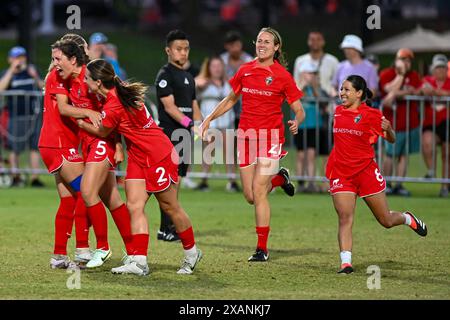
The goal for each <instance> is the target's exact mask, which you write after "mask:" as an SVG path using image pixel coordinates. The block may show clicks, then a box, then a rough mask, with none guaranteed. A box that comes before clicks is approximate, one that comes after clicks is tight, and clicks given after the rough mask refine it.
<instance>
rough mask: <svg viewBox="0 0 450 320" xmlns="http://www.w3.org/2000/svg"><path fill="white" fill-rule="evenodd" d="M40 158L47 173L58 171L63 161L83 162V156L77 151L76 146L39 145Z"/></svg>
mask: <svg viewBox="0 0 450 320" xmlns="http://www.w3.org/2000/svg"><path fill="white" fill-rule="evenodd" d="M39 152H40V153H41V157H42V160H43V161H44V163H45V166H46V167H47V169H48V172H49V173H55V172H56V171H58V170H59V169H60V168H61V167H62V165H63V164H64V161H68V162H73V163H83V157H82V156H81V154H79V153H78V148H76V147H73V148H46V147H40V148H39Z"/></svg>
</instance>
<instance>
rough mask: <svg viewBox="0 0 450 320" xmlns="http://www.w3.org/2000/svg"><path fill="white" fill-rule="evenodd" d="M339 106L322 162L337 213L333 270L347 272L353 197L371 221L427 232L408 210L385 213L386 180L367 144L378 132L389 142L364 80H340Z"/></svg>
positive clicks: (389, 134)
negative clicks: (338, 261) (335, 266)
mask: <svg viewBox="0 0 450 320" xmlns="http://www.w3.org/2000/svg"><path fill="white" fill-rule="evenodd" d="M340 97H341V100H342V105H340V106H337V108H336V111H335V114H334V125H333V136H334V147H333V150H332V151H331V154H330V157H329V159H328V162H327V169H326V176H327V178H328V179H329V180H330V190H329V191H330V193H331V195H332V197H333V204H334V207H335V209H336V212H337V214H338V217H339V233H338V238H339V247H340V251H341V253H340V256H341V268H340V270H339V271H338V273H343V274H347V273H352V272H353V267H352V252H351V251H352V243H353V240H352V226H353V217H354V215H355V206H356V196H359V197H360V198H363V199H364V201H365V202H366V204H367V206H368V207H369V209H370V210H371V211H372V213H373V215H374V216H375V218H376V219H377V221H378V222H379V223H380V224H381V225H382V226H384V227H385V228H392V227H394V226H398V225H401V224H406V225H408V226H410V228H411V229H413V230H414V231H415V232H416V233H417V234H418V235H420V236H422V237H424V236H426V235H427V227H426V225H425V223H424V222H422V221H421V220H419V219H418V218H416V217H415V216H414V214H412V213H411V212H409V211H405V212H403V213H402V212H397V211H390V210H389V207H388V204H387V201H386V194H385V189H386V181H385V180H384V178H383V176H382V175H381V173H380V169H379V168H378V165H377V163H376V162H375V160H374V159H375V152H374V149H373V144H374V143H375V142H376V141H377V139H378V137H379V136H381V137H383V138H384V139H386V140H387V141H388V142H390V143H394V142H395V133H394V131H393V130H392V127H391V123H390V122H389V121H388V120H387V119H385V118H384V117H383V115H382V114H381V112H380V111H379V110H377V109H374V108H371V107H370V101H369V100H367V101H366V99H370V98H371V97H372V92H371V91H370V90H369V89H368V88H367V85H366V82H365V80H364V79H363V78H362V77H360V76H358V75H351V76H349V77H347V79H346V80H345V81H344V82H343V84H342V87H341V91H340Z"/></svg>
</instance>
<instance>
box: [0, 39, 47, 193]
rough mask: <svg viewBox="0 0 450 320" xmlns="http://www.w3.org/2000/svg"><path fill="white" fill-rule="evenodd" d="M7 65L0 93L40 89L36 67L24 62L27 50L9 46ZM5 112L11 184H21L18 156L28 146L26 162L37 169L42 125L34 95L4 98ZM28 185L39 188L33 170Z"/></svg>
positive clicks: (2, 77)
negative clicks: (28, 159)
mask: <svg viewBox="0 0 450 320" xmlns="http://www.w3.org/2000/svg"><path fill="white" fill-rule="evenodd" d="M8 63H9V68H8V69H6V70H3V71H2V72H1V74H0V93H1V92H4V91H8V90H25V91H30V92H31V91H36V90H39V89H42V88H43V86H44V82H43V81H42V80H41V78H40V76H39V74H38V72H37V70H36V68H35V67H34V66H33V65H31V64H28V61H27V52H26V50H25V48H23V47H19V46H17V47H13V48H11V50H9V53H8ZM6 103H7V109H8V114H9V121H8V130H7V131H8V139H7V147H8V149H9V150H10V151H11V152H10V154H9V162H10V165H11V169H12V170H13V172H14V173H13V176H12V178H13V179H12V180H13V181H12V186H21V185H24V181H23V180H22V179H21V177H20V174H19V173H18V172H17V170H18V168H19V156H20V154H21V153H22V152H23V151H25V148H26V147H29V148H30V164H31V169H32V170H39V168H40V154H39V151H38V147H37V143H38V139H39V132H40V129H41V125H42V122H41V121H42V118H41V112H40V108H41V106H40V105H39V100H38V99H36V98H35V97H28V96H22V97H20V96H19V97H13V96H9V97H8V98H7V99H6ZM31 186H33V187H42V186H44V185H43V183H42V182H41V181H40V180H39V176H38V174H37V173H32V175H31Z"/></svg>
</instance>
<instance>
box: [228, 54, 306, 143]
mask: <svg viewBox="0 0 450 320" xmlns="http://www.w3.org/2000/svg"><path fill="white" fill-rule="evenodd" d="M230 85H231V88H232V89H233V91H234V93H235V94H236V95H240V94H242V113H241V118H240V121H239V129H241V130H242V131H244V132H245V131H247V130H249V129H254V130H255V131H256V134H257V138H258V139H269V137H270V135H271V131H272V129H275V130H276V131H277V132H278V133H277V134H278V135H279V138H280V141H282V142H284V125H283V112H282V110H281V106H282V103H283V101H284V100H286V101H287V102H288V104H292V103H293V102H294V101H296V100H298V99H300V98H301V97H302V95H303V94H302V92H301V91H300V90H299V89H298V88H297V85H296V84H295V82H294V79H293V78H292V75H291V74H290V73H289V72H288V71H287V70H286V69H285V68H284V67H283V66H281V65H280V64H279V63H278V61H275V62H274V63H273V64H272V65H270V66H269V67H262V66H260V65H259V64H258V62H257V60H253V61H251V62H248V63H245V64H243V65H242V66H241V67H240V68H239V70H238V72H237V73H236V74H235V75H234V77H233V78H231V79H230Z"/></svg>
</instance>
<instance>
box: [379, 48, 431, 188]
mask: <svg viewBox="0 0 450 320" xmlns="http://www.w3.org/2000/svg"><path fill="white" fill-rule="evenodd" d="M413 59H414V53H413V52H412V51H411V50H409V49H406V48H403V49H400V50H398V51H397V54H396V57H395V61H394V65H393V66H391V67H389V68H386V69H384V70H382V71H381V73H380V91H381V97H382V102H381V103H382V107H383V114H384V116H385V117H386V118H387V119H388V120H389V121H390V122H391V123H392V125H393V128H394V130H395V132H396V136H397V140H396V143H395V144H390V143H385V147H386V157H385V159H384V163H383V174H384V175H385V176H391V175H392V173H393V165H394V163H393V161H394V160H395V161H396V168H397V170H396V174H397V176H399V177H405V176H406V167H407V158H408V156H409V154H411V153H416V152H418V151H419V141H420V128H419V106H418V104H417V102H414V101H411V102H410V103H409V104H408V103H407V102H406V101H405V100H404V96H406V95H412V94H418V93H420V92H419V89H420V87H421V85H422V82H421V80H420V76H419V74H418V73H417V72H416V71H414V70H412V60H413ZM408 106H409V111H407V109H408ZM408 114H409V117H408V118H407V116H408ZM394 117H395V121H394ZM407 142H408V144H407ZM394 157H395V159H394ZM386 194H394V195H401V196H409V195H410V193H409V191H408V190H406V189H405V188H404V187H403V186H402V184H401V183H397V185H396V186H395V187H392V186H391V185H390V184H389V183H388V184H387V185H386Z"/></svg>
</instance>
